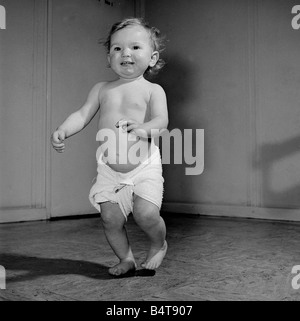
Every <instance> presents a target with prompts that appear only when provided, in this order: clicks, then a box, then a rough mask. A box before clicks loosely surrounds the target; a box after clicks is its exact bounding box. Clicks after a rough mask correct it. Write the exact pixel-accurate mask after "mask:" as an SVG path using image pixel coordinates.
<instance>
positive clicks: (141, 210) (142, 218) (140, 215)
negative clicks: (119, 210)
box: [133, 204, 160, 227]
mask: <svg viewBox="0 0 300 321" xmlns="http://www.w3.org/2000/svg"><path fill="white" fill-rule="evenodd" d="M133 217H134V219H135V221H136V223H137V224H138V225H143V226H145V227H151V226H154V225H156V224H158V223H159V221H160V214H159V209H158V208H157V207H156V206H155V205H154V204H151V205H148V206H135V207H134V210H133Z"/></svg>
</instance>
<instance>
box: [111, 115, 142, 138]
mask: <svg viewBox="0 0 300 321" xmlns="http://www.w3.org/2000/svg"><path fill="white" fill-rule="evenodd" d="M140 126H141V124H140V123H138V122H137V121H135V120H132V119H120V120H119V121H118V122H117V123H116V127H117V128H119V127H121V128H122V130H123V131H124V132H125V131H127V132H128V133H130V134H133V135H136V136H141V137H143V136H145V135H147V134H146V133H144V132H145V131H144V130H143V129H142V128H140Z"/></svg>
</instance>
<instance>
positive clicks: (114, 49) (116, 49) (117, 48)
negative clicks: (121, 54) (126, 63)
mask: <svg viewBox="0 0 300 321" xmlns="http://www.w3.org/2000/svg"><path fill="white" fill-rule="evenodd" d="M120 50H121V48H120V47H117V46H116V47H113V48H112V51H120Z"/></svg>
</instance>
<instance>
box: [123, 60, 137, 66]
mask: <svg viewBox="0 0 300 321" xmlns="http://www.w3.org/2000/svg"><path fill="white" fill-rule="evenodd" d="M133 64H134V62H131V61H123V62H121V66H131V65H133Z"/></svg>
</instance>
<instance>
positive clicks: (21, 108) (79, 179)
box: [0, 0, 135, 222]
mask: <svg viewBox="0 0 300 321" xmlns="http://www.w3.org/2000/svg"><path fill="white" fill-rule="evenodd" d="M1 5H3V6H4V7H5V9H6V15H7V17H6V18H7V19H6V30H0V122H1V123H0V222H11V221H23V220H32V219H46V218H47V217H50V216H52V217H54V216H64V215H76V214H85V213H91V212H93V213H94V212H95V210H94V209H93V208H92V206H91V205H90V203H89V201H88V192H89V189H90V187H91V184H92V179H93V177H94V176H95V175H96V158H95V153H96V132H97V131H96V121H95V120H94V121H93V122H92V123H91V124H90V126H89V127H88V128H87V129H86V130H85V131H83V132H82V133H80V134H79V135H78V136H74V137H72V138H70V139H69V141H68V142H67V150H66V152H65V153H64V154H63V155H61V154H57V153H56V152H55V151H53V150H52V149H51V147H50V134H51V132H52V131H53V130H54V129H55V128H56V127H57V126H58V125H60V123H61V122H62V121H63V120H64V119H65V118H66V117H67V116H68V115H69V114H70V113H71V112H73V111H75V110H76V109H78V108H79V107H80V106H81V104H82V103H83V102H84V101H85V99H86V97H87V94H88V92H89V90H90V89H91V87H92V86H93V85H94V84H95V83H96V82H98V81H101V80H104V79H107V78H109V77H111V76H112V75H111V73H110V71H109V70H108V68H107V63H106V53H105V50H104V48H102V46H100V45H99V44H98V40H99V39H100V38H103V37H105V36H106V34H107V32H108V30H109V28H110V26H111V24H112V23H114V22H116V21H117V20H119V19H122V18H123V17H125V16H133V15H134V8H135V5H134V1H133V0H122V1H118V2H115V1H114V6H109V5H106V4H105V3H104V1H100V2H99V1H98V0H3V1H1Z"/></svg>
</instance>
